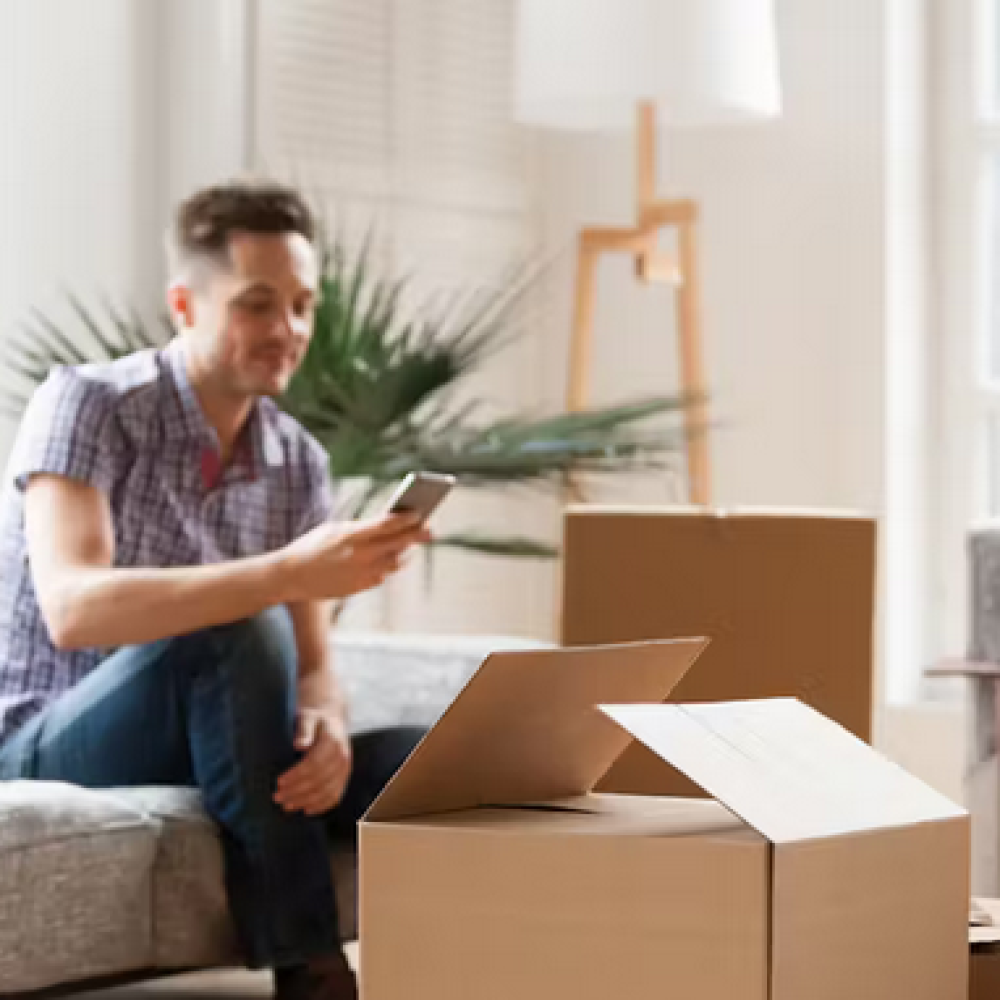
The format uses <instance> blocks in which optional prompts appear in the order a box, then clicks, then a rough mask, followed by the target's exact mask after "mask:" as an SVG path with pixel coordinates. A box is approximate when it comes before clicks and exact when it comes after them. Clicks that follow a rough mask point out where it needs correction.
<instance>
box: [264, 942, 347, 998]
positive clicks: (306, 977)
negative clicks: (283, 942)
mask: <svg viewBox="0 0 1000 1000" xmlns="http://www.w3.org/2000/svg"><path fill="white" fill-rule="evenodd" d="M274 995H275V998H276V1000H357V997H358V982H357V979H355V977H354V972H353V970H352V969H351V967H350V965H348V964H347V959H346V958H345V957H344V953H343V952H340V951H338V952H336V953H335V954H331V955H324V956H323V957H322V958H315V959H313V960H312V961H310V962H308V963H306V964H304V965H293V966H289V967H288V968H284V969H275V970H274Z"/></svg>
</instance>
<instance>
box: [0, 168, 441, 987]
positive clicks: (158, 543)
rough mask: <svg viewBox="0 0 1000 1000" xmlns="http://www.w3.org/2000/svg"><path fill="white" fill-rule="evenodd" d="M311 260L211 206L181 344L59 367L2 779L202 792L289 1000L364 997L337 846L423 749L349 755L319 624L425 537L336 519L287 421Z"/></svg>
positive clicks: (172, 296)
mask: <svg viewBox="0 0 1000 1000" xmlns="http://www.w3.org/2000/svg"><path fill="white" fill-rule="evenodd" d="M314 239H315V234H314V226H313V221H312V219H311V217H310V214H309V211H308V209H307V208H306V206H305V205H304V204H303V202H302V200H301V199H300V197H299V196H298V195H297V194H296V193H294V192H293V191H291V190H289V189H286V188H283V187H280V186H277V185H269V184H250V183H232V184H226V185H222V186H218V187H213V188H210V189H208V190H205V191H202V192H200V193H198V194H196V195H194V196H193V197H192V198H191V199H190V200H189V201H187V202H186V203H185V204H184V205H182V206H181V208H180V210H179V211H178V214H177V217H176V220H175V224H174V228H173V251H174V252H173V261H172V284H171V286H170V289H169V302H170V306H171V310H172V313H173V316H174V317H175V319H176V322H177V325H178V327H179V334H178V336H177V337H176V338H175V339H174V340H173V341H172V342H171V343H170V344H169V345H168V346H167V347H166V348H165V349H164V350H162V351H158V352H154V351H147V352H140V353H138V354H134V355H131V356H130V357H127V358H124V359H122V360H120V361H116V362H114V363H113V364H106V365H87V366H83V367H80V368H63V369H57V370H55V371H54V372H53V373H52V374H51V375H50V376H49V378H48V379H47V381H46V382H45V383H44V384H43V385H42V386H41V387H40V388H39V390H38V391H37V392H36V393H35V395H34V397H33V399H32V401H31V404H30V405H29V407H28V410H27V412H26V414H25V417H24V420H23V423H22V427H21V430H20V433H19V436H18V440H17V442H16V445H15V448H14V452H13V454H12V457H11V464H10V466H9V468H8V474H7V481H6V484H5V489H4V492H3V495H2V500H0V558H2V560H3V573H2V575H0V777H4V778H14V777H22V778H36V779H49V780H63V781H69V782H73V783H76V784H80V785H85V786H91V787H107V786H127V785H140V784H142V785H144V784H190V785H197V786H199V787H200V789H201V791H202V793H203V796H204V800H205V805H206V808H207V809H208V811H209V813H210V814H211V815H212V817H213V818H214V819H215V820H216V822H217V823H218V824H219V826H220V829H221V833H222V839H223V845H224V850H225V854H226V869H227V888H228V893H229V900H230V905H231V909H232V912H233V916H234V920H235V923H236V926H237V928H238V931H239V934H240V937H241V940H242V943H243V947H244V949H245V953H246V956H247V960H248V964H250V965H251V966H252V967H255V968H262V967H268V968H273V969H275V970H276V971H275V982H276V991H277V996H278V997H281V998H285V1000H298V998H303V1000H306V998H308V1000H320V998H326V1000H340V998H342V997H352V996H356V987H355V984H354V979H353V975H352V974H351V972H350V970H349V968H348V967H347V964H346V962H345V960H344V957H343V954H342V952H341V950H340V944H339V938H338V928H337V921H336V911H335V906H334V894H333V886H332V885H331V876H330V869H329V861H328V853H329V844H328V837H329V836H330V835H331V832H332V834H333V835H335V836H336V835H340V836H347V837H354V836H355V835H356V823H357V820H358V818H359V816H360V815H361V813H362V812H363V811H364V810H365V808H367V806H368V804H369V803H370V802H371V800H372V799H373V797H374V796H375V795H376V794H377V793H378V791H379V790H380V788H381V787H382V785H383V784H384V783H385V781H387V780H388V778H389V777H390V776H391V774H392V773H393V771H394V770H395V769H396V768H397V767H398V766H399V764H400V763H401V762H402V761H403V759H405V757H406V755H407V754H408V753H409V751H410V750H411V749H412V748H413V745H414V743H415V740H416V739H417V738H418V736H419V734H417V733H415V732H412V731H390V732H383V733H376V734H369V735H368V736H366V737H363V738H360V739H358V740H356V741H355V742H354V744H353V746H352V742H351V740H350V739H349V737H348V730H347V720H346V706H345V704H344V699H343V696H342V693H341V691H340V689H339V688H338V685H337V682H336V678H335V674H334V672H333V670H332V669H331V664H330V662H329V658H328V653H327V648H328V643H327V639H328V636H327V631H328V622H329V616H328V611H329V603H328V602H329V601H330V600H331V599H336V598H343V597H347V596H349V595H351V594H356V593H360V592H361V591H364V590H368V589H370V588H373V587H377V586H378V585H379V584H381V583H382V582H383V581H384V580H385V579H386V577H387V576H389V575H390V574H391V573H393V572H395V571H396V570H397V568H398V567H399V565H400V561H401V559H402V558H403V557H404V554H405V553H406V552H407V550H408V549H410V548H411V547H412V546H415V545H419V544H422V543H424V542H426V541H427V540H428V534H427V532H426V530H425V529H424V528H423V527H422V526H421V524H420V523H418V522H417V520H416V519H415V518H413V517H411V516H409V515H407V516H400V515H396V516H386V517H381V518H377V519H375V520H371V521H367V522H363V523H337V522H335V521H333V520H332V519H331V516H332V513H333V498H332V496H331V488H330V485H329V482H328V476H327V472H326V459H325V455H324V453H323V451H322V449H321V448H320V447H319V445H318V444H317V443H316V442H315V441H314V440H313V439H312V438H311V437H310V436H309V435H308V434H307V433H306V432H305V431H304V430H303V429H302V428H301V427H300V426H299V425H298V424H296V423H295V422H294V421H293V420H292V419H290V418H289V417H288V416H287V415H285V414H283V413H282V412H281V411H280V410H279V409H278V407H277V406H276V405H275V403H274V402H273V399H272V397H275V396H278V395H280V394H281V393H282V392H283V391H284V389H285V388H286V387H287V385H288V382H289V380H290V378H291V377H292V375H293V373H294V372H295V370H296V368H297V366H298V365H299V363H300V362H301V361H302V358H303V355H304V354H305V351H306V348H307V346H308V344H309V338H310V335H311V327H312V320H313V310H314V308H315V304H316V297H317V286H318V273H317V272H318V264H317V253H316V248H315V246H314Z"/></svg>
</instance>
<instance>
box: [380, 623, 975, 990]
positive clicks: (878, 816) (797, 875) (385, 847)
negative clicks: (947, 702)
mask: <svg viewBox="0 0 1000 1000" xmlns="http://www.w3.org/2000/svg"><path fill="white" fill-rule="evenodd" d="M705 646H706V642H705V641H704V640H694V639H691V640H677V641H672V642H671V641H668V642H654V643H639V644H634V645H629V646H612V647H604V648H593V649H575V650H541V651H530V652H516V653H505V654H495V655H493V656H491V657H490V658H489V659H488V660H487V661H486V662H485V663H484V664H483V666H482V667H481V669H480V670H479V671H478V673H477V674H476V675H475V676H474V677H473V678H472V680H471V681H470V682H469V684H468V685H467V687H466V688H465V689H464V691H463V692H462V693H461V694H460V695H459V697H458V698H457V699H456V701H455V702H454V703H453V705H452V707H451V708H450V709H449V710H448V712H446V713H445V715H444V716H443V717H442V718H441V720H440V721H439V722H438V724H437V725H436V726H435V727H434V729H433V730H432V731H431V732H430V733H429V735H428V736H427V738H426V739H425V740H424V741H423V742H422V743H421V745H420V746H419V747H418V748H417V750H416V751H415V752H414V754H413V755H412V756H411V757H410V759H409V760H408V761H407V763H406V764H405V765H404V766H403V768H402V769H401V770H400V771H399V773H398V774H397V775H396V777H395V778H394V779H393V781H392V782H391V783H390V784H389V785H388V787H387V788H386V790H385V791H384V793H383V794H382V796H381V797H380V798H379V799H378V800H377V801H376V802H375V804H374V805H373V807H372V809H371V810H370V812H369V813H368V815H367V816H366V818H365V820H364V822H363V823H362V826H361V834H360V836H361V875H360V879H361V910H360V923H361V942H362V946H361V976H362V989H363V992H364V996H365V997H366V1000H398V998H399V997H403V996H405V997H407V998H410V1000H431V998H433V1000H452V998H453V1000H470V998H477V1000H501V998H502V1000H511V998H513V997H516V998H518V1000H561V998H570V997H572V998H574V1000H598V998H600V1000H606V998H607V997H617V996H621V997H629V998H630V1000H646V998H650V1000H652V998H654V997H655V998H657V1000H660V998H662V997H664V996H676V997H684V998H691V1000H694V998H697V1000H845V998H851V1000H897V998H899V1000H901V998H906V1000H965V997H966V990H967V976H968V937H967V918H968V909H969V877H968V865H969V847H968V836H969V832H968V817H967V816H966V814H965V812H964V811H963V810H962V809H960V808H959V807H957V806H955V805H954V804H953V803H951V802H950V801H948V800H947V799H945V798H943V797H942V796H940V795H939V794H938V793H936V792H934V791H932V790H931V789H929V788H927V787H926V786H925V785H923V784H922V783H920V782H919V781H917V780H916V779H915V778H912V777H911V776H910V775H908V774H906V773H905V772H904V771H902V770H901V769H900V768H898V767H897V766H895V765H894V764H891V763H889V762H888V761H886V760H885V759H884V758H882V757H881V756H880V755H878V754H877V753H875V752H874V751H873V750H872V749H871V748H869V747H868V746H867V745H866V744H864V743H863V742H862V741H860V740H858V739H857V738H856V737H854V736H853V735H851V734H849V733H847V732H846V731H845V730H844V729H842V728H841V727H840V726H838V725H836V724H835V723H833V722H831V721H829V720H827V719H825V718H824V717H823V716H821V715H819V714H818V713H817V712H815V711H814V710H812V709H810V708H807V707H806V706H804V705H803V704H801V703H800V702H798V701H795V700H793V699H777V700H772V701H766V700H765V701H750V702H736V703H718V704H702V705H664V704H660V703H661V702H662V701H663V700H664V699H665V698H666V697H667V695H668V694H669V693H670V691H671V689H672V688H673V687H674V685H676V684H677V682H678V681H679V680H680V678H681V677H682V676H683V675H684V674H685V672H686V671H687V669H688V668H689V666H690V665H691V664H692V663H693V662H694V660H695V659H696V658H697V656H698V655H699V654H700V653H701V651H702V650H703V649H704V648H705ZM633 738H635V739H638V740H640V741H642V742H643V743H644V744H645V745H646V746H647V747H649V748H650V749H651V750H652V751H653V752H654V753H655V754H656V755H657V756H658V757H659V758H660V759H661V760H663V761H665V762H669V763H670V764H671V765H673V766H674V767H675V768H677V769H678V770H679V771H680V772H682V773H684V774H686V775H687V776H688V777H689V778H691V779H692V780H693V781H695V782H697V783H698V784H699V785H700V786H701V787H703V788H704V789H705V791H706V792H708V793H709V795H711V796H712V799H711V800H708V801H705V800H686V799H672V798H663V797H652V796H651V797H645V796H635V795H616V794H596V793H594V792H593V789H594V788H595V786H596V785H597V783H598V782H599V781H600V779H601V777H602V776H603V775H604V774H605V773H606V772H607V770H608V768H609V767H611V765H612V764H613V763H614V761H615V760H616V759H617V758H618V757H619V756H620V754H621V753H622V752H623V751H624V750H625V749H626V747H627V746H628V745H629V744H630V743H631V742H632V740H633Z"/></svg>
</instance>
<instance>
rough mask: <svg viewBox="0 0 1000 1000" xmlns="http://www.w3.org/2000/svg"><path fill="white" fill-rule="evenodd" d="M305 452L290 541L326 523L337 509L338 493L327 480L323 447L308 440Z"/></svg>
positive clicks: (328, 474)
mask: <svg viewBox="0 0 1000 1000" xmlns="http://www.w3.org/2000/svg"><path fill="white" fill-rule="evenodd" d="M306 445H307V447H306V448H305V449H304V453H305V457H304V460H303V464H302V473H303V474H302V477H301V479H300V482H301V488H300V489H299V490H298V491H297V492H298V493H299V495H298V496H297V497H296V504H295V507H296V518H295V528H294V531H293V537H294V538H298V537H299V536H300V535H304V534H305V533H306V532H307V531H312V529H313V528H315V527H317V526H318V525H320V524H322V523H323V522H324V521H329V520H330V519H331V518H333V517H334V516H335V514H336V513H337V508H338V498H337V491H336V490H335V489H334V486H333V482H332V480H331V478H330V467H329V460H328V458H327V454H326V451H325V450H324V449H323V446H322V445H321V444H320V443H319V442H318V441H316V440H315V439H314V438H311V437H310V438H308V439H307V441H306Z"/></svg>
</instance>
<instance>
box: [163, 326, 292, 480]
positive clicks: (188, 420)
mask: <svg viewBox="0 0 1000 1000" xmlns="http://www.w3.org/2000/svg"><path fill="white" fill-rule="evenodd" d="M161 357H162V358H163V362H164V368H165V371H166V374H167V379H168V382H169V384H170V388H171V389H172V390H173V391H172V392H171V393H170V394H169V396H170V403H171V404H172V405H171V406H170V411H171V412H170V413H169V416H168V419H167V421H166V432H167V436H168V437H170V438H174V439H177V438H183V439H187V440H192V441H197V442H199V443H200V444H202V445H209V446H211V447H212V448H214V449H215V450H216V451H218V448H219V438H218V435H217V434H216V432H215V428H214V427H212V426H211V424H209V422H208V421H207V420H206V419H205V414H204V413H203V412H202V409H201V404H200V403H199V402H198V396H197V394H196V393H195V391H194V387H193V386H192V385H191V381H190V379H189V378H188V373H187V362H186V361H185V358H184V348H183V345H182V343H181V339H180V337H174V339H173V340H171V341H170V343H169V344H167V346H166V347H165V348H164V349H163V350H162V351H161ZM276 423H277V413H276V410H275V406H274V404H273V403H272V402H271V401H270V400H269V399H261V398H258V399H256V400H254V404H253V407H252V408H251V410H250V417H249V431H250V444H251V448H252V454H253V462H254V467H255V468H257V469H262V468H265V467H269V468H277V467H279V466H281V465H283V464H284V448H283V447H282V444H281V438H280V436H279V434H278V429H277V426H276Z"/></svg>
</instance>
